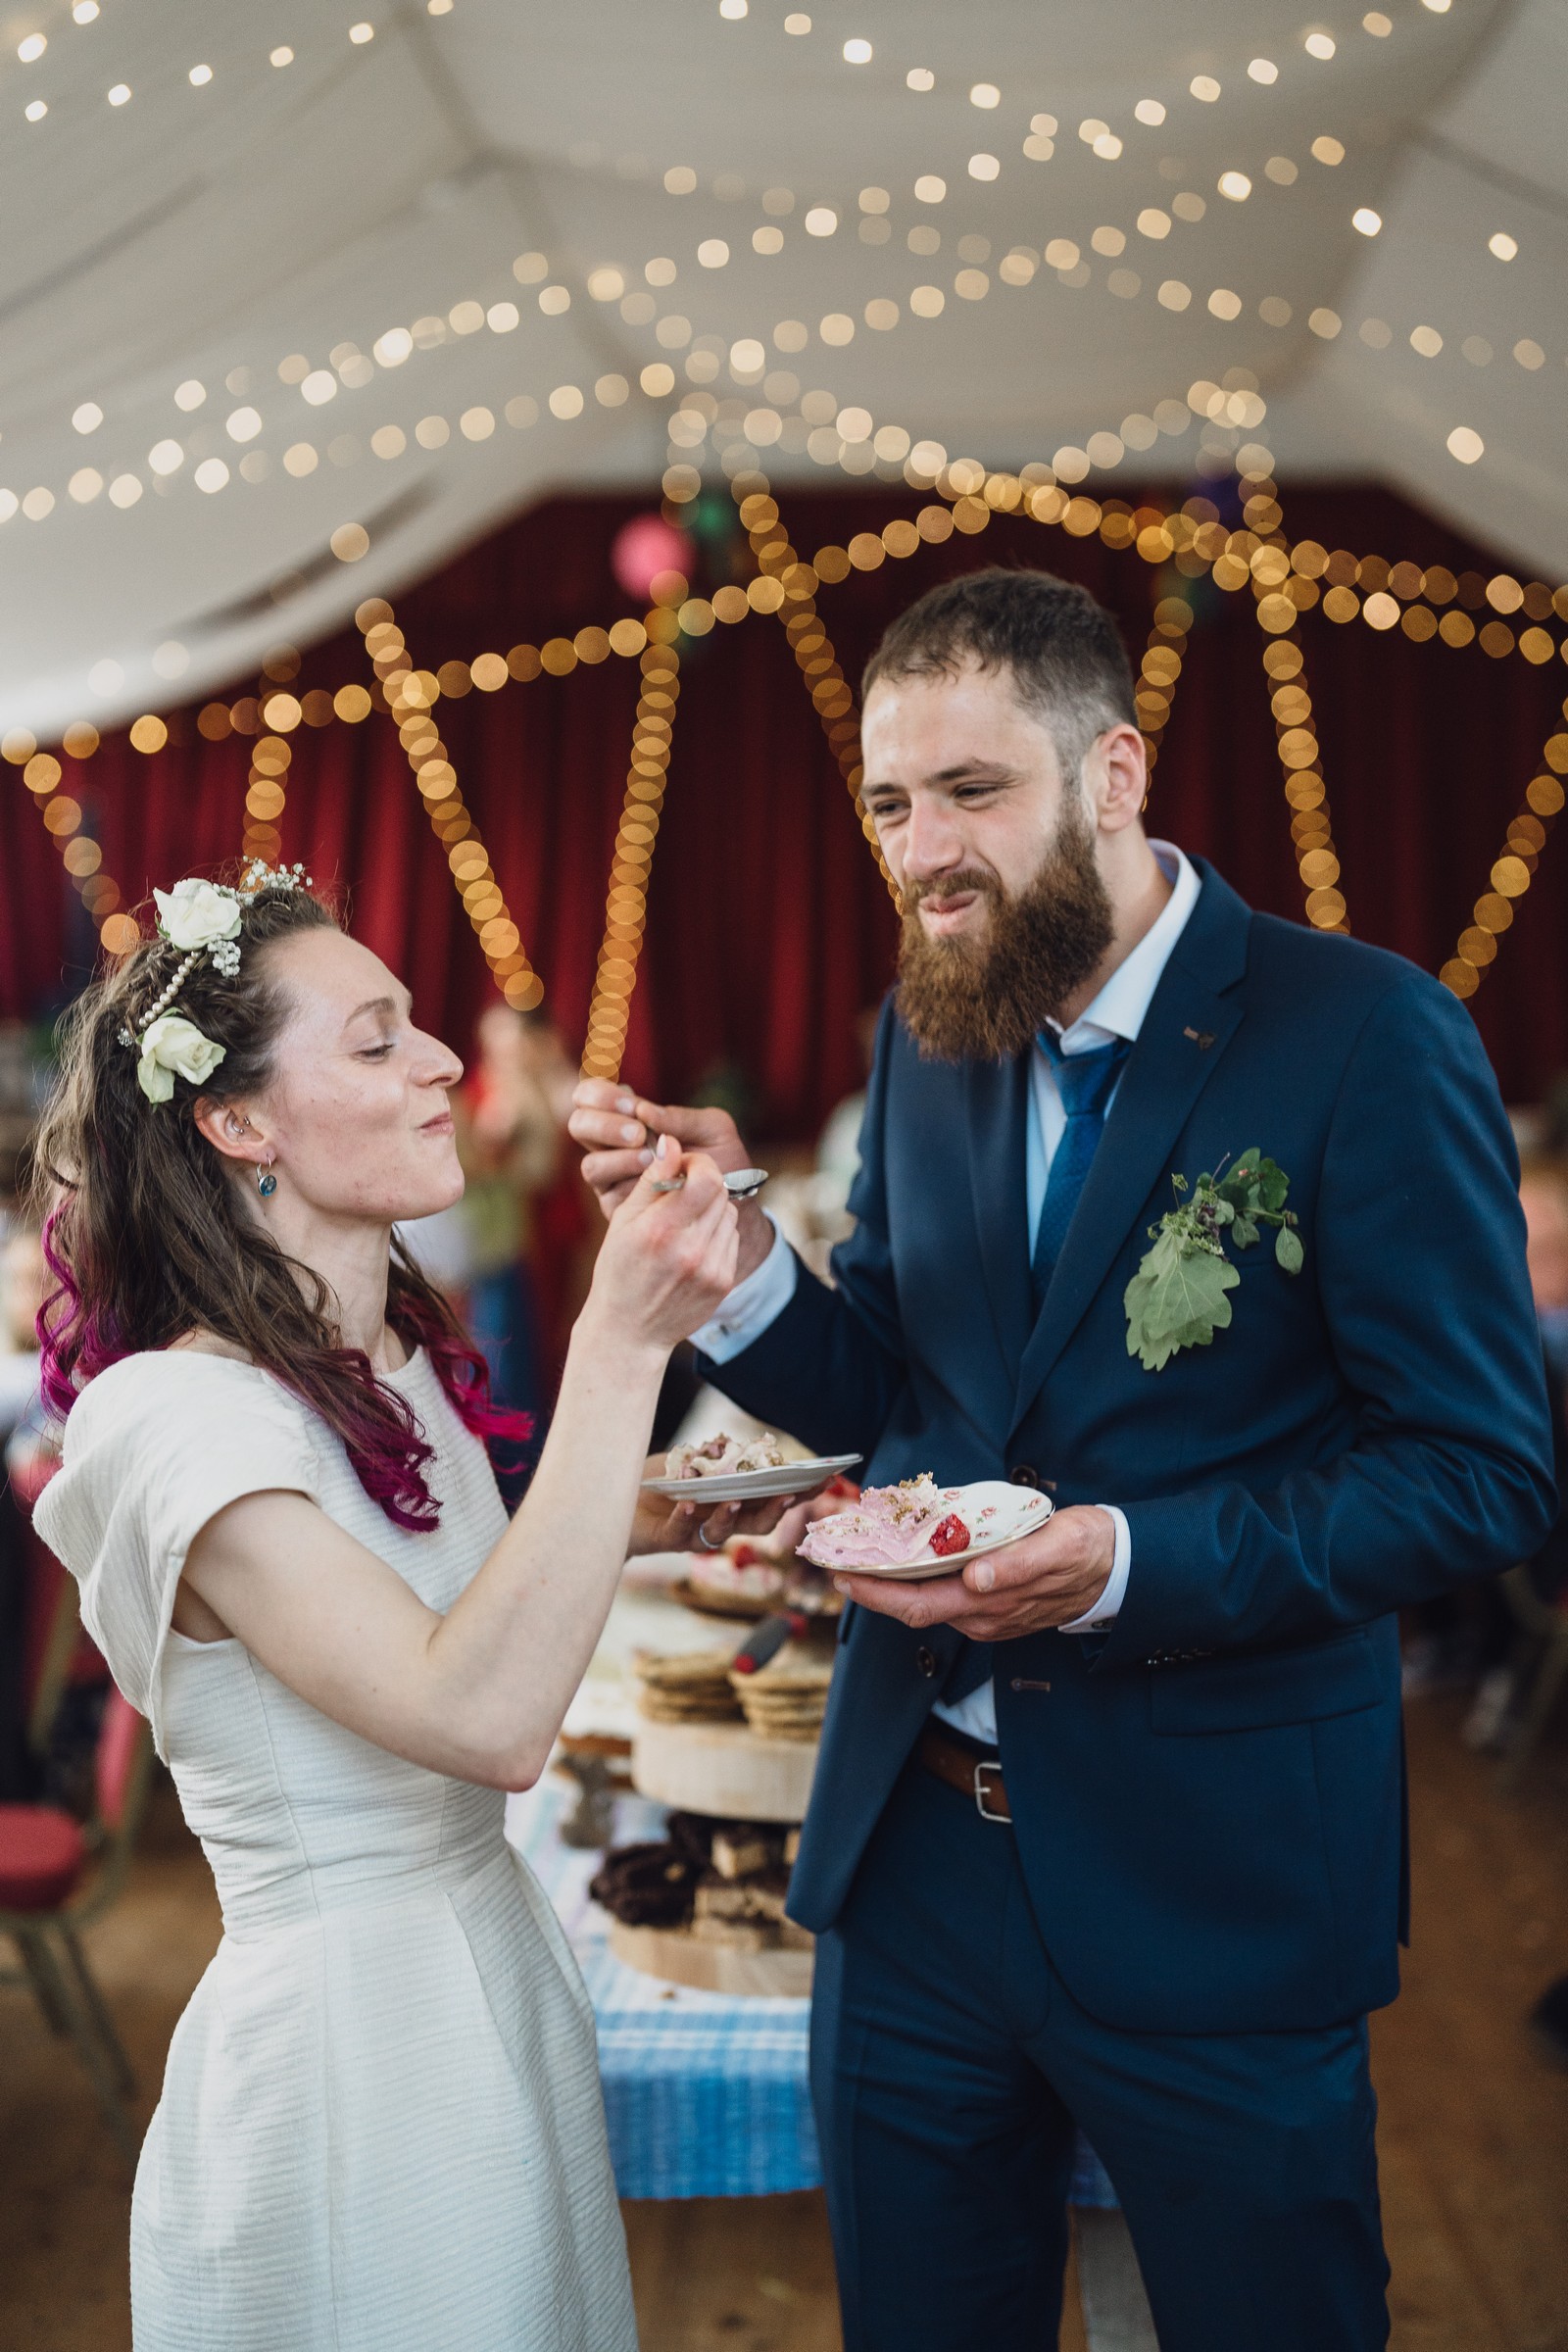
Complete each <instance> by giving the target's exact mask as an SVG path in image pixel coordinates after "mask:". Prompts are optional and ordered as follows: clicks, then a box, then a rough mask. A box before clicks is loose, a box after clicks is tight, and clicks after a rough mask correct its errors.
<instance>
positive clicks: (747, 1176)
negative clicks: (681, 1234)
mask: <svg viewBox="0 0 1568 2352" xmlns="http://www.w3.org/2000/svg"><path fill="white" fill-rule="evenodd" d="M685 1181H686V1178H685V1175H684V1173H682V1174H681V1175H679V1176H667V1177H656V1178H655V1180H654V1183H653V1186H652V1188H651V1189H652V1190H653V1191H654V1192H656V1193H678V1192H679V1191H680V1188H681V1186H682V1185H683V1184H684V1183H685ZM766 1182H767V1170H766V1168H732V1169H731V1170H730V1172H729V1174H728V1175H727V1176H726V1177H725V1179H724V1190H725V1192H726V1193H728V1195H729V1197H730V1199H731V1200H732V1201H755V1200H756V1198H757V1196H758V1194H759V1193H760V1191H761V1189H762V1187H763V1185H764V1184H765V1183H766Z"/></svg>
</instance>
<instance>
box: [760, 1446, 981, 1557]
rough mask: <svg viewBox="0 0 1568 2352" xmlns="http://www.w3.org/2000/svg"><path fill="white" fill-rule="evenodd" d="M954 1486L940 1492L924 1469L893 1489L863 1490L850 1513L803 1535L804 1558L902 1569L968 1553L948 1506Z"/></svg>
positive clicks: (964, 1530)
mask: <svg viewBox="0 0 1568 2352" xmlns="http://www.w3.org/2000/svg"><path fill="white" fill-rule="evenodd" d="M959 1493H960V1489H958V1488H957V1487H939V1486H938V1485H937V1482H936V1480H935V1479H934V1478H933V1477H932V1476H931V1474H930V1472H929V1471H928V1470H923V1471H922V1472H921V1473H920V1475H919V1477H918V1478H907V1479H904V1480H903V1481H902V1482H901V1483H900V1484H899V1485H898V1486H896V1487H867V1488H866V1489H865V1491H864V1493H863V1494H862V1495H861V1496H860V1499H859V1502H858V1505H857V1506H856V1508H855V1509H854V1510H852V1511H836V1512H835V1513H834V1515H833V1517H832V1518H831V1519H818V1520H816V1521H815V1522H814V1523H813V1524H812V1525H811V1526H810V1527H809V1528H808V1529H807V1531H806V1536H805V1540H804V1541H803V1543H802V1544H801V1546H800V1550H801V1556H802V1558H803V1559H808V1560H811V1561H814V1562H815V1564H816V1565H817V1567H819V1568H847V1569H852V1570H853V1569H856V1568H901V1567H904V1566H906V1565H907V1563H908V1562H909V1561H911V1560H916V1559H920V1558H922V1557H929V1556H930V1555H931V1554H932V1553H935V1554H936V1556H937V1558H938V1559H946V1558H951V1556H952V1555H953V1554H954V1553H955V1552H958V1551H967V1550H968V1548H969V1544H970V1540H971V1539H970V1535H969V1530H968V1528H967V1527H966V1526H965V1525H964V1523H963V1521H962V1520H961V1519H960V1518H959V1517H958V1515H957V1513H956V1511H955V1510H954V1508H953V1506H954V1504H955V1502H956V1500H957V1499H958V1495H959Z"/></svg>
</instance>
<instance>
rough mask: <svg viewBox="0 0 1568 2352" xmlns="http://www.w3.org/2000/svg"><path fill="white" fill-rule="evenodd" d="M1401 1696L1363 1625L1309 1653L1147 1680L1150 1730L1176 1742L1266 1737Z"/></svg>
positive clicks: (1157, 1671) (1155, 1671)
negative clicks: (1276, 1728)
mask: <svg viewBox="0 0 1568 2352" xmlns="http://www.w3.org/2000/svg"><path fill="white" fill-rule="evenodd" d="M1395 1697H1397V1689H1396V1687H1395V1686H1394V1685H1393V1684H1392V1683H1391V1681H1390V1678H1389V1671H1388V1667H1387V1664H1386V1662H1385V1660H1384V1659H1382V1658H1380V1657H1379V1655H1378V1649H1377V1645H1376V1644H1375V1642H1374V1641H1373V1638H1372V1629H1371V1628H1370V1627H1364V1628H1362V1629H1361V1630H1360V1631H1359V1632H1356V1633H1353V1634H1347V1635H1343V1636H1342V1637H1341V1638H1340V1639H1339V1640H1337V1641H1334V1642H1315V1643H1314V1644H1313V1646H1312V1647H1311V1648H1310V1649H1279V1650H1270V1651H1265V1652H1263V1653H1261V1654H1257V1655H1248V1654H1245V1653H1235V1654H1232V1655H1231V1656H1228V1657H1221V1658H1203V1659H1201V1660H1195V1661H1193V1662H1192V1663H1190V1664H1189V1663H1183V1664H1180V1665H1170V1666H1156V1667H1154V1668H1152V1669H1151V1672H1150V1677H1149V1719H1150V1728H1151V1729H1152V1731H1154V1732H1157V1733H1161V1734H1164V1735H1166V1736H1174V1737H1178V1738H1181V1737H1188V1736H1192V1735H1202V1734H1205V1733H1215V1732H1257V1731H1266V1730H1268V1729H1269V1728H1271V1727H1272V1726H1273V1725H1276V1724H1286V1723H1316V1722H1319V1721H1321V1720H1322V1719H1323V1718H1325V1717H1327V1716H1331V1715H1352V1714H1354V1713H1355V1712H1356V1711H1357V1709H1359V1708H1361V1707H1374V1706H1376V1705H1377V1704H1378V1702H1379V1700H1380V1699H1388V1698H1395Z"/></svg>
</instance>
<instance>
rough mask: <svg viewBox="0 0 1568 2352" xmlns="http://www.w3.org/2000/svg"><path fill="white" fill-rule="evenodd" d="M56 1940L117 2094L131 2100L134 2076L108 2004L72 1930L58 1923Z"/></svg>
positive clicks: (134, 2087) (134, 2088) (133, 2092)
mask: <svg viewBox="0 0 1568 2352" xmlns="http://www.w3.org/2000/svg"><path fill="white" fill-rule="evenodd" d="M60 1936H61V1941H62V1942H63V1943H64V1945H65V1947H66V1951H67V1953H68V1955H69V1956H70V1960H71V1965H72V1968H73V1972H74V1974H75V1979H76V1983H77V1985H79V1986H80V1988H81V1997H82V2000H83V2002H84V2003H85V2005H86V2009H87V2013H88V2015H89V2016H90V2017H91V2019H92V2022H93V2024H94V2026H95V2027H96V2029H97V2032H98V2038H99V2040H100V2041H101V2042H102V2044H103V2049H104V2055H105V2057H106V2058H107V2060H108V2061H109V2064H110V2066H111V2068H112V2069H113V2072H114V2075H115V2079H116V2081H117V2082H118V2083H119V2085H120V2089H121V2092H122V2094H123V2096H124V2097H125V2098H127V2099H128V2098H132V2097H134V2095H135V2090H136V2077H135V2073H134V2070H133V2069H132V2067H131V2063H130V2060H129V2059H128V2058H127V2057H126V2055H125V2045H124V2043H123V2041H122V2040H121V2038H120V2034H119V2032H118V2030H117V2028H116V2025H115V2021H114V2019H113V2017H112V2016H111V2015H110V2013H109V2006H108V2003H107V2002H106V2001H105V1999H104V1996H103V1994H102V1993H101V1992H100V1991H99V1989H98V1980H97V1978H96V1977H95V1976H94V1975H93V1973H92V1970H91V1969H90V1968H89V1967H88V1966H87V1956H86V1954H85V1952H83V1950H82V1948H81V1945H80V1943H79V1942H78V1941H77V1938H76V1932H75V1930H74V1928H72V1927H68V1926H67V1925H66V1924H65V1923H64V1921H62V1923H61V1929H60Z"/></svg>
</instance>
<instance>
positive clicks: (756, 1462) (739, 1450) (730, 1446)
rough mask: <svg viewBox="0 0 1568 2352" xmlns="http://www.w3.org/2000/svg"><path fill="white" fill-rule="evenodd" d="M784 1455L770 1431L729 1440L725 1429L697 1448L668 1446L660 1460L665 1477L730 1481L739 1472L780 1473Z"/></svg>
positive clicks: (705, 1440)
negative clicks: (767, 1471) (667, 1450)
mask: <svg viewBox="0 0 1568 2352" xmlns="http://www.w3.org/2000/svg"><path fill="white" fill-rule="evenodd" d="M783 1466H784V1452H783V1448H782V1446H780V1445H779V1442H778V1440H777V1438H775V1437H774V1435H773V1433H772V1431H771V1430H770V1429H764V1430H763V1432H762V1434H761V1436H760V1437H758V1438H732V1437H731V1436H730V1435H729V1432H728V1431H727V1430H720V1431H719V1433H718V1435H717V1437H714V1438H705V1439H704V1440H703V1442H702V1444H701V1445H700V1446H671V1447H670V1450H669V1452H668V1453H667V1454H666V1455H665V1457H664V1476H665V1477H666V1478H733V1477H734V1476H735V1474H736V1472H737V1471H741V1470H781V1469H782V1468H783Z"/></svg>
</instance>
